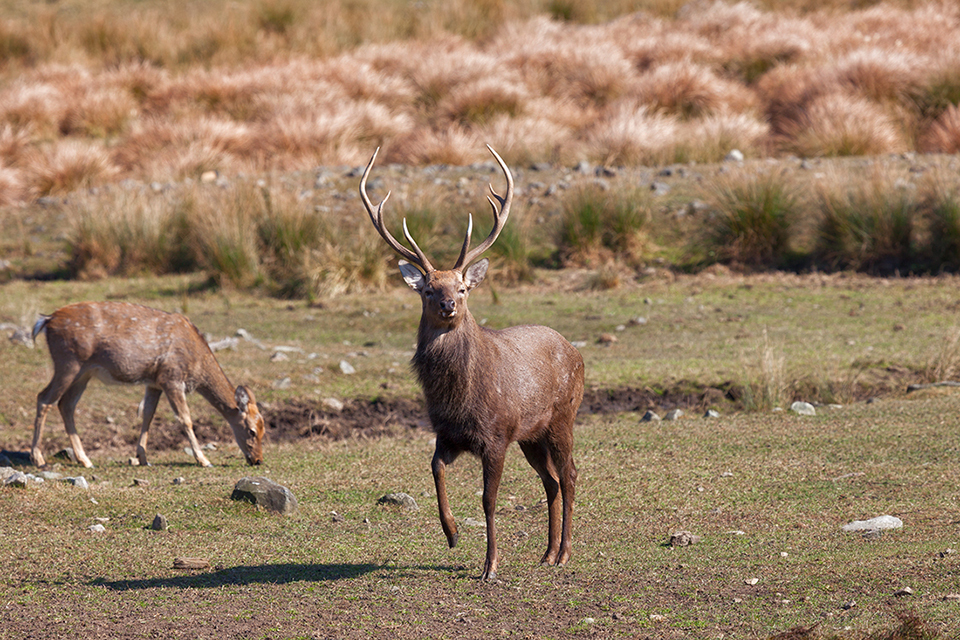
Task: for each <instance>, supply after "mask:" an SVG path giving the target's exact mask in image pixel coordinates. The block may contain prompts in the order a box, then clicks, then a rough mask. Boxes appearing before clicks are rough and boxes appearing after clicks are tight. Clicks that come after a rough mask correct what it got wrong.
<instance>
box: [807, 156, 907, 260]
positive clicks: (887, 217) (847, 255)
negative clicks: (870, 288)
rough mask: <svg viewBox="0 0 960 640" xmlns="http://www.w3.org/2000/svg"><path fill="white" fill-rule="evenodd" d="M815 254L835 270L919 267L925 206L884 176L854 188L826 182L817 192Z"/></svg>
mask: <svg viewBox="0 0 960 640" xmlns="http://www.w3.org/2000/svg"><path fill="white" fill-rule="evenodd" d="M816 206H817V208H818V210H819V211H818V212H819V214H820V222H819V225H818V230H817V246H816V249H815V255H816V259H817V261H818V262H820V263H821V264H822V265H824V266H826V267H827V268H830V269H853V270H857V271H865V272H867V273H872V274H877V275H884V274H893V273H898V272H907V271H910V270H912V269H913V267H914V266H915V265H914V246H913V242H914V234H915V227H916V224H917V222H918V218H919V212H920V206H919V203H918V202H917V201H916V199H915V198H914V197H913V194H912V192H911V191H910V190H908V189H904V188H900V187H899V186H897V185H896V183H895V182H894V181H892V180H890V179H888V178H887V177H885V176H883V175H881V174H875V175H874V176H873V178H872V179H869V180H866V181H864V182H860V183H857V184H854V185H848V184H839V183H834V184H827V185H824V186H822V187H821V188H820V189H819V190H818V193H817V204H816Z"/></svg>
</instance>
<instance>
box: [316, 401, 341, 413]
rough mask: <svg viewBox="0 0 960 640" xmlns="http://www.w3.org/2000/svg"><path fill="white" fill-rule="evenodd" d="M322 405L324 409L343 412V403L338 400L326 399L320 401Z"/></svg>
mask: <svg viewBox="0 0 960 640" xmlns="http://www.w3.org/2000/svg"><path fill="white" fill-rule="evenodd" d="M320 404H321V405H323V408H324V409H329V410H330V411H336V412H337V413H340V412H341V411H343V402H342V401H340V400H338V399H336V398H324V399H323V400H321V401H320Z"/></svg>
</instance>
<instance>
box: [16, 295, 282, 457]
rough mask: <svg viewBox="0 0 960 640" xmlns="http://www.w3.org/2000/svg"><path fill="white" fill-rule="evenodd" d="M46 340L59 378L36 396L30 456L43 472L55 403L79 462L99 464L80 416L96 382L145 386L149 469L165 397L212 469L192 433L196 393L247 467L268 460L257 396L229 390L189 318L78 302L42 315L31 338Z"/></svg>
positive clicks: (140, 447)
mask: <svg viewBox="0 0 960 640" xmlns="http://www.w3.org/2000/svg"><path fill="white" fill-rule="evenodd" d="M44 332H45V333H46V335H47V348H48V349H49V350H50V357H51V359H52V360H53V378H52V379H51V380H50V384H48V385H47V386H46V387H45V388H44V389H43V391H41V392H40V393H39V395H38V396H37V417H36V420H34V423H33V446H32V448H31V449H30V458H31V460H32V461H33V463H34V464H35V465H37V466H38V467H43V466H45V464H46V463H45V462H44V458H43V453H42V452H41V451H40V439H41V437H42V436H43V425H44V422H45V421H46V418H47V412H48V411H49V410H50V407H51V406H53V404H54V403H56V404H57V408H58V409H59V410H60V416H61V417H62V418H63V426H64V427H65V428H66V430H67V435H68V436H69V438H70V444H71V446H72V447H73V452H74V455H75V456H76V458H77V461H78V462H80V463H81V464H83V466H85V467H92V466H93V463H92V462H90V458H88V457H87V454H86V453H84V450H83V445H82V444H81V443H80V436H79V435H77V427H76V422H75V421H74V411H75V410H76V408H77V403H78V402H79V401H80V396H82V395H83V392H84V390H85V389H86V388H87V384H88V383H89V382H90V380H91V379H92V378H99V379H100V380H102V381H104V382H107V383H122V384H137V385H139V384H142V385H146V392H145V393H144V396H143V405H142V406H143V409H142V410H143V422H142V424H141V427H140V439H139V441H138V443H137V460H138V461H139V463H140V464H141V465H146V464H148V463H147V434H148V431H149V429H150V422H151V421H152V420H153V415H154V413H155V412H156V410H157V403H158V402H159V400H160V395H161V393H165V394H166V395H167V400H168V401H169V402H170V406H171V407H173V411H174V413H175V414H176V416H177V420H178V421H179V422H180V425H181V427H182V428H183V430H184V432H185V433H186V435H187V439H188V440H189V441H190V448H191V450H192V451H193V455H194V457H195V458H196V460H197V462H198V463H200V464H201V465H203V466H204V467H209V466H211V464H210V461H209V460H208V459H207V457H206V456H205V455H204V454H203V451H201V449H200V445H199V443H198V442H197V436H196V435H195V434H194V432H193V421H192V420H191V419H190V410H189V409H188V408H187V400H186V394H187V393H189V392H191V391H196V392H198V393H199V394H200V395H201V396H203V397H204V398H205V399H206V400H207V402H209V403H210V404H211V405H213V407H214V408H215V409H216V410H217V411H219V412H220V414H221V415H222V416H223V417H224V418H225V419H226V420H227V422H228V423H229V425H230V428H231V429H232V430H233V435H234V437H235V438H236V440H237V444H238V445H240V450H241V451H242V452H243V455H244V457H245V458H246V460H247V464H251V465H255V464H260V463H261V462H263V449H262V443H263V434H264V422H263V416H262V415H260V411H259V410H258V409H257V403H256V400H255V399H254V397H253V393H252V392H251V391H250V389H248V388H247V387H244V386H239V387H237V388H236V389H234V388H233V386H232V385H231V384H230V381H229V380H228V379H227V376H226V375H225V374H224V373H223V369H221V368H220V364H219V363H218V362H217V360H216V358H214V356H213V351H211V350H210V347H209V346H208V345H207V342H206V340H204V339H203V336H201V335H200V331H199V330H197V328H196V327H195V326H194V325H193V323H191V322H190V321H189V320H188V319H187V318H186V317H184V316H182V315H180V314H177V313H167V312H165V311H159V310H157V309H151V308H149V307H143V306H140V305H136V304H129V303H125V302H79V303H76V304H71V305H67V306H65V307H61V308H59V309H57V310H56V311H54V312H53V313H52V314H51V315H49V316H41V318H40V319H39V320H38V321H37V323H36V324H35V325H34V327H33V337H34V339H36V337H37V336H38V335H39V334H40V333H44Z"/></svg>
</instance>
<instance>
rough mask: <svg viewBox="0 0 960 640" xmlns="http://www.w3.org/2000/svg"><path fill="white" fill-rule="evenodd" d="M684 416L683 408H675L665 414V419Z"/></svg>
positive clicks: (677, 418) (675, 418) (676, 418)
mask: <svg viewBox="0 0 960 640" xmlns="http://www.w3.org/2000/svg"><path fill="white" fill-rule="evenodd" d="M681 417H683V409H674V410H673V411H668V412H667V415H665V416H663V419H664V420H679V419H680V418H681Z"/></svg>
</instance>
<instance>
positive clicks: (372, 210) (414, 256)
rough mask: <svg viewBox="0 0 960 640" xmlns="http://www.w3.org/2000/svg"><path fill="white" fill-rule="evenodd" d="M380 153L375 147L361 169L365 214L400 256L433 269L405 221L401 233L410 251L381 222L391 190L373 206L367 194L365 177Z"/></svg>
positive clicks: (427, 270) (361, 188) (420, 265)
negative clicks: (364, 166) (408, 243)
mask: <svg viewBox="0 0 960 640" xmlns="http://www.w3.org/2000/svg"><path fill="white" fill-rule="evenodd" d="M378 153H380V147H377V150H376V151H374V152H373V156H372V157H371V158H370V162H368V163H367V168H366V169H364V170H363V175H362V176H361V177H360V199H361V200H362V201H363V206H364V207H365V208H366V210H367V214H368V215H369V216H370V222H372V223H373V226H374V228H375V229H376V230H377V233H379V234H380V237H381V238H383V239H384V241H385V242H386V243H387V244H388V245H390V247H391V248H392V249H393V250H394V251H396V252H397V253H399V254H400V255H401V256H403V257H404V258H406V259H407V260H408V261H409V262H412V263H413V264H415V265H417V266H418V267H420V268H421V269H423V270H424V271H426V272H428V273H429V272H430V271H433V270H434V269H433V265H431V264H430V261H429V260H427V257H426V256H425V255H424V254H423V251H421V250H420V247H418V246H417V243H416V242H414V241H413V238H411V237H410V232H409V231H408V230H407V221H406V219H404V221H403V235H404V236H405V237H406V238H407V240H408V241H409V242H410V244H411V245H413V248H414V250H415V252H414V251H410V249H407V248H406V247H405V246H403V245H402V244H400V243H399V242H398V241H397V239H396V238H394V237H393V236H392V235H390V232H389V231H387V226H386V225H385V224H384V222H383V205H384V204H386V202H387V199H388V198H389V197H390V194H391V193H392V192H391V191H388V192H387V195H385V196H384V197H383V200H381V201H380V204H378V205H376V206H374V204H373V202H372V201H371V200H370V196H368V195H367V177H368V176H369V175H370V170H371V169H372V168H373V163H374V162H375V161H376V159H377V154H378Z"/></svg>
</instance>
